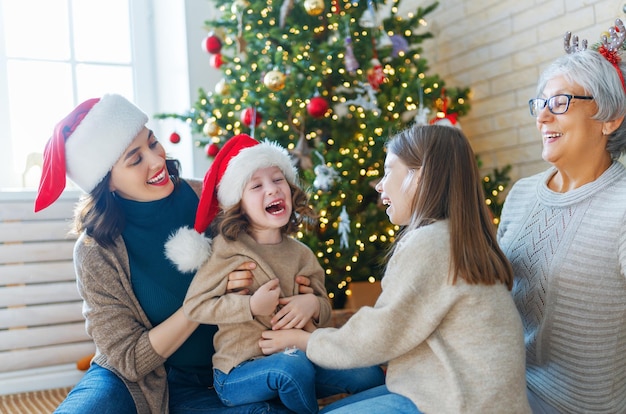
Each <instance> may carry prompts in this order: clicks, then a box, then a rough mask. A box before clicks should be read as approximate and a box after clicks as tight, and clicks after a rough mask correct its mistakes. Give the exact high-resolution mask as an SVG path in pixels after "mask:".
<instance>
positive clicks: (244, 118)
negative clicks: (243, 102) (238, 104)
mask: <svg viewBox="0 0 626 414" xmlns="http://www.w3.org/2000/svg"><path fill="white" fill-rule="evenodd" d="M253 120H254V126H257V125H259V124H260V123H261V121H262V120H263V117H262V116H261V114H260V113H259V111H257V110H256V109H255V108H247V109H245V110H243V111H241V122H243V124H244V125H245V126H248V127H249V126H250V125H252V122H253Z"/></svg>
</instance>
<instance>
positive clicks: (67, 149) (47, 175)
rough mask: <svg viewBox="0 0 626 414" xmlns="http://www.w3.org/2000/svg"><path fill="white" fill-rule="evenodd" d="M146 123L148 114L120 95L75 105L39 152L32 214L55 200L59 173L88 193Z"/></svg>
mask: <svg viewBox="0 0 626 414" xmlns="http://www.w3.org/2000/svg"><path fill="white" fill-rule="evenodd" d="M146 122H148V116H147V115H146V114H145V113H143V112H142V111H141V110H140V109H139V108H137V107H136V106H135V105H133V104H132V103H130V102H129V101H128V100H126V99H125V98H124V97H122V96H120V95H104V96H103V97H102V98H94V99H89V100H87V101H85V102H83V103H81V104H80V105H78V106H77V107H76V108H74V110H73V111H72V112H70V114H69V115H67V116H66V117H65V118H64V119H63V120H61V121H60V122H59V123H58V124H57V125H56V127H55V128H54V133H53V135H52V137H50V139H49V140H48V142H47V144H46V147H45V149H44V154H43V166H42V171H41V180H40V182H39V190H38V192H37V199H36V200H35V212H37V211H40V210H43V209H44V208H46V207H48V206H49V205H51V204H52V203H54V202H55V201H56V199H57V198H59V196H60V195H61V193H62V192H63V189H65V176H66V175H67V177H69V178H70V179H71V180H72V181H73V182H74V183H75V184H76V185H77V186H78V187H79V188H80V189H81V190H83V191H85V192H86V193H89V192H91V191H92V190H93V189H94V188H95V187H96V186H97V185H98V184H99V183H100V181H102V179H104V177H106V175H107V173H108V172H109V171H110V170H111V168H113V165H115V163H116V162H117V160H118V159H119V158H120V156H121V155H122V154H123V153H124V151H125V150H126V148H128V146H129V145H130V143H131V142H132V140H133V139H134V138H135V137H136V136H137V134H138V133H139V132H140V131H141V129H142V128H143V127H144V126H145V125H146Z"/></svg>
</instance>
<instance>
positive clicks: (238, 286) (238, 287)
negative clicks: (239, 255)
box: [226, 262, 308, 295]
mask: <svg viewBox="0 0 626 414" xmlns="http://www.w3.org/2000/svg"><path fill="white" fill-rule="evenodd" d="M254 269H256V263H254V262H246V263H244V264H242V265H241V266H239V267H238V268H237V269H235V270H233V271H232V272H230V273H229V274H228V283H227V284H226V293H238V294H240V295H247V294H249V293H250V289H248V288H249V287H250V286H252V282H253V281H254V279H253V278H252V270H254ZM307 281H308V279H307Z"/></svg>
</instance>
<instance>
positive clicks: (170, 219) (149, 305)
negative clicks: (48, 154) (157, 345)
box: [118, 181, 217, 374]
mask: <svg viewBox="0 0 626 414" xmlns="http://www.w3.org/2000/svg"><path fill="white" fill-rule="evenodd" d="M118 200H119V204H120V206H121V207H122V209H123V210H124V212H125V214H126V225H125V228H124V231H123V232H122V237H123V238H124V243H125V244H126V248H127V251H128V256H129V258H130V274H131V282H132V285H133V290H134V292H135V295H136V296H137V299H138V300H139V303H140V304H141V307H142V309H143V310H144V312H145V313H146V316H147V317H148V319H149V320H150V322H151V323H152V324H153V325H157V324H159V323H161V322H163V321H164V320H165V319H167V318H168V317H170V316H171V315H172V314H173V313H174V312H176V311H177V310H178V309H179V308H180V307H181V306H182V305H183V300H184V299H185V295H186V294H187V289H188V287H189V285H190V284H191V280H192V279H193V276H194V274H193V273H180V272H179V271H178V270H177V269H176V267H175V266H174V265H173V264H172V263H171V262H170V261H169V260H167V258H166V257H165V254H164V252H163V248H164V245H165V241H166V240H167V238H168V237H169V236H170V234H171V233H173V232H174V231H175V230H176V229H178V228H180V227H183V226H187V227H193V223H194V218H195V213H196V208H197V206H198V197H197V195H196V194H195V192H194V191H193V190H192V188H191V187H190V186H189V185H188V184H187V183H186V182H184V181H183V182H182V183H181V185H180V186H179V187H178V188H177V189H176V190H175V191H174V192H173V193H172V194H171V195H170V196H169V197H167V198H164V199H162V200H158V201H153V202H147V203H146V202H136V201H131V200H124V199H121V198H118ZM216 331H217V327H215V326H213V325H200V326H199V327H198V329H196V331H195V332H194V333H193V334H192V335H191V336H190V337H189V338H188V339H187V341H185V343H184V344H183V345H182V346H181V347H180V348H178V350H177V351H176V352H174V353H173V354H172V355H171V356H170V357H169V358H168V360H167V362H166V365H171V366H174V367H176V368H179V369H182V370H185V371H189V372H198V373H205V374H206V373H209V374H210V373H211V372H212V369H211V368H212V365H211V356H212V355H213V353H214V348H213V335H214V334H215V332H216ZM207 370H208V372H207Z"/></svg>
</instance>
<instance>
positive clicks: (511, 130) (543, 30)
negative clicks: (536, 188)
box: [401, 0, 626, 180]
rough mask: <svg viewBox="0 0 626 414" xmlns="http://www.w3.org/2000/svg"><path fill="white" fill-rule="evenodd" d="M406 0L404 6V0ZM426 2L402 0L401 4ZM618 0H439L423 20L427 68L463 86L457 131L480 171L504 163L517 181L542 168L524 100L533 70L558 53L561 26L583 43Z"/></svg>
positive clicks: (618, 13)
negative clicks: (464, 105)
mask: <svg viewBox="0 0 626 414" xmlns="http://www.w3.org/2000/svg"><path fill="white" fill-rule="evenodd" d="M408 3H412V4H408ZM431 3H432V2H431V1H423V0H419V1H416V2H412V1H410V0H403V4H402V5H401V10H403V11H404V12H406V11H411V10H415V7H416V6H415V5H418V6H422V7H425V6H427V5H429V4H431ZM625 3H626V0H621V1H617V0H610V1H609V0H599V1H593V0H534V1H533V0H441V1H440V4H439V7H437V9H435V11H434V12H432V13H431V14H430V15H429V16H428V18H427V20H428V23H429V26H428V28H429V30H431V31H432V32H433V34H434V35H435V37H434V38H433V39H430V40H427V41H426V42H424V45H423V46H424V54H423V56H424V57H425V58H426V59H427V61H428V63H429V66H430V72H431V73H438V74H439V75H440V76H441V77H442V78H443V79H444V80H445V81H446V84H447V85H448V86H468V87H470V88H471V90H472V96H471V104H472V109H471V111H470V112H469V114H468V115H467V116H465V117H463V118H461V120H460V122H461V126H462V128H463V131H464V132H465V134H466V135H467V136H468V138H469V139H470V141H471V142H472V146H473V148H474V150H475V151H476V152H477V153H478V154H480V157H481V159H482V161H483V167H484V169H485V171H490V170H491V169H492V168H494V167H502V166H504V165H507V164H511V165H512V166H513V170H512V171H511V177H512V179H513V180H517V179H519V178H520V177H524V176H528V175H530V174H533V173H535V172H538V171H542V170H544V169H545V168H546V167H547V164H546V163H545V162H544V161H543V160H542V159H541V142H540V140H539V134H538V132H537V129H536V128H535V121H534V119H533V118H532V117H531V116H530V114H529V113H528V99H530V98H532V97H533V96H534V95H535V87H536V82H537V79H538V77H539V74H540V72H541V70H542V69H543V68H544V67H545V66H546V65H547V64H548V63H549V62H551V61H552V60H553V59H555V58H556V57H558V56H560V55H561V54H563V53H565V52H564V51H563V34H564V33H565V32H566V31H567V30H569V31H571V32H573V33H574V34H577V35H579V37H582V38H586V39H588V40H589V43H594V42H596V41H597V40H599V37H600V34H601V33H602V32H604V31H606V30H607V29H608V27H609V26H610V25H612V24H613V23H614V21H615V19H616V18H618V17H619V18H626V15H625V14H624V11H623V8H624V4H625Z"/></svg>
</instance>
